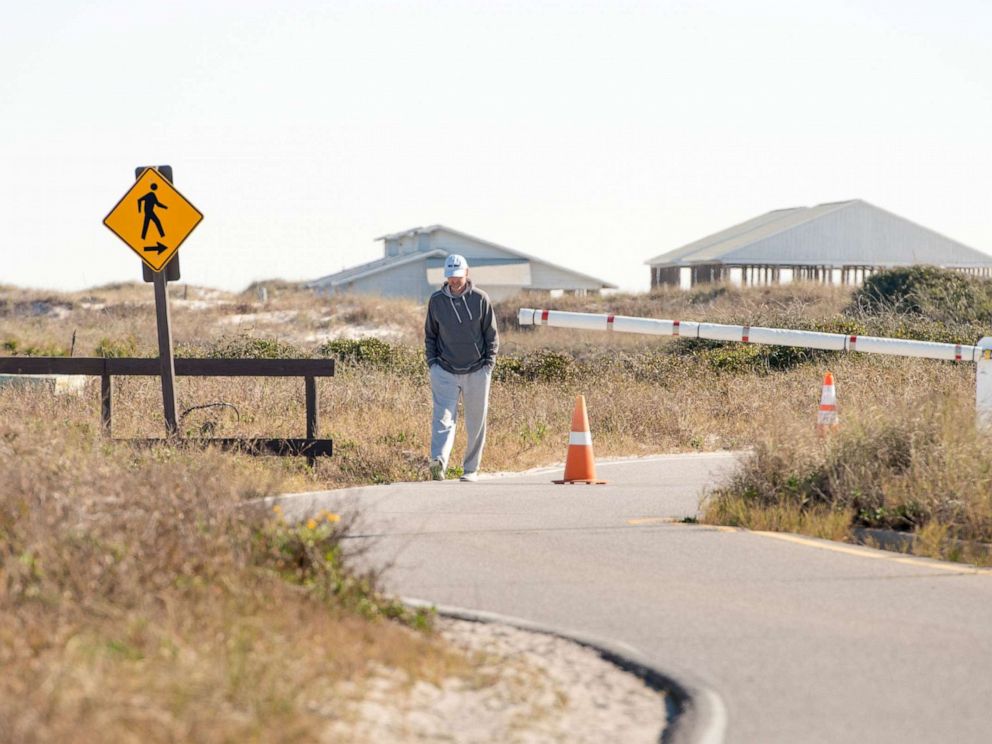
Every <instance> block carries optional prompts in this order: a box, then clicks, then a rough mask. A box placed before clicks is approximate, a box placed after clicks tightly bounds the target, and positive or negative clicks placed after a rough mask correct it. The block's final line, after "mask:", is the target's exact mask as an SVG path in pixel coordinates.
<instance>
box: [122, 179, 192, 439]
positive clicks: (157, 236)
mask: <svg viewBox="0 0 992 744" xmlns="http://www.w3.org/2000/svg"><path fill="white" fill-rule="evenodd" d="M135 177H136V180H135V182H134V185H133V186H131V188H130V189H128V192H127V193H126V194H124V196H123V197H122V198H121V200H120V201H119V202H117V204H116V206H114V208H113V209H112V210H110V214H108V215H107V216H106V217H105V218H104V219H103V224H104V225H106V226H107V227H108V228H109V229H110V230H111V231H113V233H114V234H115V235H117V237H119V238H120V239H121V240H123V241H124V243H125V244H126V245H127V246H128V247H129V248H130V249H131V250H133V251H134V252H135V253H137V254H138V256H139V257H140V258H141V260H142V261H143V262H144V265H145V266H146V267H147V268H148V269H150V270H151V272H152V283H153V284H154V286H155V315H156V320H157V324H158V354H159V360H160V362H161V377H162V406H163V408H164V410H165V429H166V432H167V433H168V435H169V436H170V437H175V436H178V435H179V414H178V409H177V408H176V365H175V360H174V358H173V355H172V318H171V317H170V314H169V286H168V280H169V276H168V274H169V271H170V269H168V268H167V267H169V266H170V261H174V257H175V256H176V252H177V251H178V250H179V246H180V245H182V243H183V241H184V240H186V238H188V237H189V234H190V233H191V232H193V230H194V229H195V228H196V226H197V225H198V224H200V221H201V220H202V219H203V214H201V213H200V211H199V210H198V209H197V208H196V207H194V206H193V205H192V203H191V202H189V200H187V199H186V197H184V196H183V195H182V194H180V193H179V192H178V191H177V190H176V189H175V187H174V186H173V185H172V167H171V166H168V165H163V166H159V167H157V168H155V167H139V168H136V169H135ZM152 228H154V229H152ZM173 265H174V271H175V275H176V277H177V278H178V269H179V265H178V263H174V264H173Z"/></svg>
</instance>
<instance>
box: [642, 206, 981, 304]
mask: <svg viewBox="0 0 992 744" xmlns="http://www.w3.org/2000/svg"><path fill="white" fill-rule="evenodd" d="M646 263H647V264H648V265H649V266H650V267H651V286H652V287H655V286H658V285H661V284H669V285H675V286H680V285H682V284H684V283H685V279H686V277H687V278H688V283H689V285H690V286H691V285H694V284H697V283H699V282H713V281H725V280H730V281H735V282H738V281H739V282H740V283H741V284H745V285H751V284H769V283H778V282H780V281H783V280H792V279H808V280H813V281H821V282H827V283H830V282H833V283H836V282H840V283H842V284H850V283H858V282H860V281H862V280H863V279H864V277H865V276H867V275H869V274H871V273H873V272H874V271H877V270H879V269H883V268H891V267H894V266H911V265H915V264H929V265H932V266H941V267H944V268H949V269H957V270H959V271H964V272H967V273H971V274H978V275H981V276H992V256H989V255H988V254H985V253H982V252H981V251H977V250H975V249H974V248H969V247H968V246H966V245H964V244H962V243H959V242H957V241H956V240H951V239H950V238H947V237H945V236H943V235H941V234H940V233H937V232H934V231H933V230H930V229H928V228H926V227H923V226H921V225H917V224H916V223H914V222H911V221H910V220H907V219H905V218H904V217H900V216H898V215H895V214H892V213H891V212H887V211H885V210H884V209H880V208H879V207H876V206H874V205H872V204H869V203H868V202H865V201H862V200H861V199H853V200H851V201H842V202H831V203H828V204H820V205H817V206H815V207H794V208H791V209H777V210H775V211H772V212H768V213H766V214H763V215H760V216H758V217H754V218H753V219H750V220H748V221H746V222H742V223H740V224H739V225H734V226H733V227H730V228H727V229H726V230H722V231H720V232H718V233H714V234H713V235H709V236H707V237H705V238H702V239H701V240H697V241H695V242H693V243H689V244H688V245H685V246H682V247H681V248H676V249H675V250H673V251H669V252H668V253H663V254H661V255H660V256H655V257H654V258H652V259H651V260H649V261H647V262H646Z"/></svg>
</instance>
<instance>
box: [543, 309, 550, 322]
mask: <svg viewBox="0 0 992 744" xmlns="http://www.w3.org/2000/svg"><path fill="white" fill-rule="evenodd" d="M548 312H549V311H548V310H542V311H541V322H542V323H544V324H545V325H547V323H548Z"/></svg>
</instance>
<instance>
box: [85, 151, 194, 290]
mask: <svg viewBox="0 0 992 744" xmlns="http://www.w3.org/2000/svg"><path fill="white" fill-rule="evenodd" d="M202 219H203V215H202V214H201V213H200V210H198V209H197V208H196V207H194V206H193V205H192V204H191V203H190V202H189V200H187V199H186V197H184V196H183V195H182V194H180V193H179V192H178V191H176V189H175V187H174V186H173V185H172V184H171V183H169V181H168V180H167V179H166V178H164V177H163V176H162V174H161V173H159V172H158V171H157V170H155V169H154V168H146V169H145V171H144V173H142V174H141V175H140V176H138V180H137V181H135V182H134V185H133V186H132V187H131V188H130V189H129V190H128V192H127V193H126V194H124V198H122V199H121V200H120V201H119V202H117V205H116V206H115V207H114V208H113V209H111V210H110V214H108V215H107V216H106V217H104V218H103V224H104V225H106V226H107V227H109V228H110V230H111V231H113V233H114V234H115V235H116V236H117V237H118V238H120V239H121V240H123V241H124V242H125V243H127V245H128V247H130V248H131V250H133V251H134V252H135V253H137V254H138V255H139V256H140V257H141V260H142V261H144V262H145V263H146V264H148V266H149V268H151V270H152V271H161V270H162V269H164V268H165V265H166V264H167V263H169V259H170V258H172V257H173V256H174V255H176V251H178V250H179V246H181V245H182V244H183V241H184V240H186V238H188V237H189V234H190V233H191V232H193V230H194V229H195V228H196V226H197V225H199V224H200V220H202Z"/></svg>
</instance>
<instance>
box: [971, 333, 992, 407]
mask: <svg viewBox="0 0 992 744" xmlns="http://www.w3.org/2000/svg"><path fill="white" fill-rule="evenodd" d="M977 345H978V349H977V352H976V355H977V356H976V358H975V362H976V364H977V369H976V370H975V412H976V414H977V416H978V423H979V424H981V425H985V426H992V336H985V337H983V338H982V340H981V341H979V342H978V344H977Z"/></svg>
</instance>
